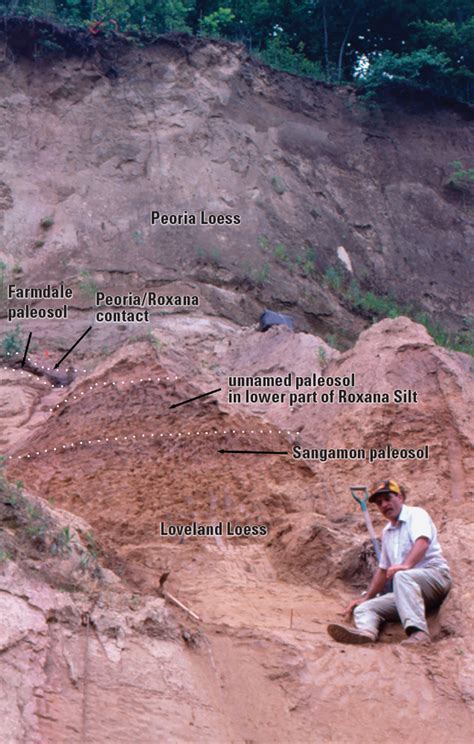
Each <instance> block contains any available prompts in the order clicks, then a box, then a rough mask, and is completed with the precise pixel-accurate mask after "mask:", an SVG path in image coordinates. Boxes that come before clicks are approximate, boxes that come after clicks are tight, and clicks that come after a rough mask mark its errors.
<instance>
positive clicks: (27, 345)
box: [21, 331, 32, 368]
mask: <svg viewBox="0 0 474 744" xmlns="http://www.w3.org/2000/svg"><path fill="white" fill-rule="evenodd" d="M31 336H32V333H31V331H30V335H29V336H28V341H27V342H26V349H25V353H24V354H23V359H22V362H21V366H22V368H23V367H24V366H25V362H26V355H27V354H28V349H29V347H30V341H31Z"/></svg>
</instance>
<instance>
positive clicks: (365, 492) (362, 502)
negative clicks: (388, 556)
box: [351, 486, 381, 561]
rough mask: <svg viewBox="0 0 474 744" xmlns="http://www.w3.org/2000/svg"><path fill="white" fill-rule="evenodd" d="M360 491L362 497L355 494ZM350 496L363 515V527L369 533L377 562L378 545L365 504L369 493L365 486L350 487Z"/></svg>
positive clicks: (378, 554) (378, 557) (378, 558)
mask: <svg viewBox="0 0 474 744" xmlns="http://www.w3.org/2000/svg"><path fill="white" fill-rule="evenodd" d="M358 491H361V492H362V496H357V492H358ZM351 494H352V498H354V499H355V500H356V501H357V503H358V504H360V507H361V509H362V514H363V515H364V521H365V525H366V527H367V532H368V533H369V536H370V539H371V541H372V545H373V547H374V551H375V555H376V556H377V560H378V561H380V555H381V553H380V545H379V541H378V540H377V536H376V534H375V532H374V528H373V526H372V520H371V519H370V514H369V511H368V509H367V502H368V500H369V491H368V489H367V486H351Z"/></svg>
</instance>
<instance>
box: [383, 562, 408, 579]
mask: <svg viewBox="0 0 474 744" xmlns="http://www.w3.org/2000/svg"><path fill="white" fill-rule="evenodd" d="M409 569H410V566H407V564H406V563H399V564H397V565H395V566H390V568H387V580H388V581H390V579H393V577H394V576H395V574H396V573H397V572H398V571H408V570H409Z"/></svg>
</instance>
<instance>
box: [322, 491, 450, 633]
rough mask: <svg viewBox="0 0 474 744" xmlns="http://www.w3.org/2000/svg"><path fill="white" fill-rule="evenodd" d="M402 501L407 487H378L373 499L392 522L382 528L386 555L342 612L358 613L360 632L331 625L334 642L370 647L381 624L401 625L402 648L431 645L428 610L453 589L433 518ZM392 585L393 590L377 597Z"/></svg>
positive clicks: (336, 624) (370, 500)
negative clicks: (404, 636) (360, 593)
mask: <svg viewBox="0 0 474 744" xmlns="http://www.w3.org/2000/svg"><path fill="white" fill-rule="evenodd" d="M404 501H405V493H404V491H403V488H402V487H401V486H399V485H398V483H396V482H395V481H394V480H387V481H384V482H383V483H381V484H379V485H378V486H377V487H376V488H374V489H373V490H372V492H371V494H370V496H369V502H373V503H375V504H376V505H377V507H378V509H379V511H380V512H381V513H382V514H383V515H384V517H387V519H388V520H389V522H388V524H387V525H386V526H385V527H384V529H383V534H382V555H381V558H380V562H379V566H378V568H377V571H376V573H375V575H374V577H373V579H372V581H371V584H370V586H369V588H368V591H367V592H366V594H365V595H364V596H362V597H360V598H358V599H354V600H353V601H352V602H351V603H350V605H349V606H348V607H347V608H346V609H345V610H344V612H347V613H348V614H349V615H350V613H351V612H352V611H353V612H354V622H355V625H356V627H355V628H352V627H350V626H346V625H340V624H338V623H334V624H332V625H329V626H328V632H329V634H330V635H331V636H332V638H334V640H336V641H340V642H341V643H372V642H373V641H376V640H377V637H378V634H379V628H380V625H381V624H382V622H384V621H387V620H389V621H394V620H400V621H401V623H402V625H403V628H404V629H405V632H406V634H407V635H408V638H407V639H405V640H404V641H402V643H404V644H406V643H410V644H412V643H421V644H427V643H431V638H430V634H429V631H428V625H427V623H426V616H425V607H427V608H431V607H436V606H437V605H440V604H441V602H442V601H443V599H444V598H445V597H446V595H447V593H448V592H449V590H450V588H451V576H450V573H449V567H448V564H447V563H446V561H445V559H444V558H443V554H442V552H441V547H440V545H439V542H438V537H437V531H436V527H435V526H434V524H433V522H432V520H431V518H430V516H429V514H428V513H427V512H426V511H425V510H424V509H421V508H420V507H418V506H407V505H406V504H405V503H404ZM390 580H392V583H393V591H390V592H389V593H387V594H383V595H381V596H377V594H378V593H379V592H381V591H382V590H383V588H384V585H385V583H386V582H387V581H390Z"/></svg>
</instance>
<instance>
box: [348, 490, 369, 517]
mask: <svg viewBox="0 0 474 744" xmlns="http://www.w3.org/2000/svg"><path fill="white" fill-rule="evenodd" d="M357 491H362V494H363V495H362V496H357ZM351 494H352V498H353V499H355V500H356V501H357V503H358V504H360V506H361V508H362V511H366V509H367V501H368V499H369V491H368V490H367V486H351Z"/></svg>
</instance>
